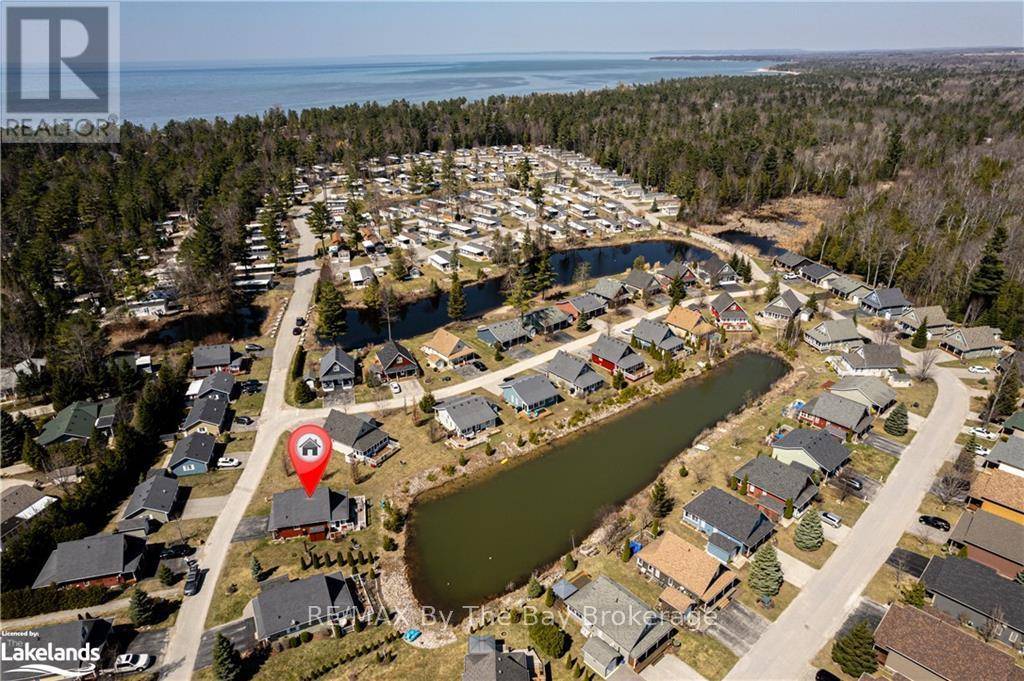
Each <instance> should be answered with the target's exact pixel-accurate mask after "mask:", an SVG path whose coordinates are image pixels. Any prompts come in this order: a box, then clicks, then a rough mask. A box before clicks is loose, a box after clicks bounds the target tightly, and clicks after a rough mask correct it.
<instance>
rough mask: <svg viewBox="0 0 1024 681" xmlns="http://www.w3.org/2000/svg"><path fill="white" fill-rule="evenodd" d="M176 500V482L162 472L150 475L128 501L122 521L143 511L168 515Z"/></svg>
mask: <svg viewBox="0 0 1024 681" xmlns="http://www.w3.org/2000/svg"><path fill="white" fill-rule="evenodd" d="M177 500H178V480H177V478H172V477H170V476H168V475H166V474H165V473H164V472H163V471H160V472H158V473H156V474H155V475H151V476H149V477H148V478H146V479H145V480H143V481H142V482H140V483H139V484H138V485H136V486H135V490H134V491H133V492H132V496H131V498H129V499H128V505H127V506H125V509H124V513H122V514H121V519H122V520H127V519H129V518H132V517H134V516H137V515H139V514H140V513H142V512H143V511H155V512H157V513H170V512H171V509H173V508H174V503H175V502H176V501H177Z"/></svg>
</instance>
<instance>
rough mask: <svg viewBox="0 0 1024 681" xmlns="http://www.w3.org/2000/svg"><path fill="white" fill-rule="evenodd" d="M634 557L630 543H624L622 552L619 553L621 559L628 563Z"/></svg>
mask: <svg viewBox="0 0 1024 681" xmlns="http://www.w3.org/2000/svg"><path fill="white" fill-rule="evenodd" d="M632 557H633V549H632V548H631V547H630V546H629V541H624V542H622V550H621V551H619V558H621V559H622V562H623V563H628V562H629V559H630V558H632Z"/></svg>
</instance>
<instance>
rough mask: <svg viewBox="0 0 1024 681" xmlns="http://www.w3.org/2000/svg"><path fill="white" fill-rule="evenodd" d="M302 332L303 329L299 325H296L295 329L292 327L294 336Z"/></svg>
mask: <svg viewBox="0 0 1024 681" xmlns="http://www.w3.org/2000/svg"><path fill="white" fill-rule="evenodd" d="M300 333H302V329H300V328H299V327H297V326H296V327H295V328H294V329H292V335H293V336H298V335H299V334H300Z"/></svg>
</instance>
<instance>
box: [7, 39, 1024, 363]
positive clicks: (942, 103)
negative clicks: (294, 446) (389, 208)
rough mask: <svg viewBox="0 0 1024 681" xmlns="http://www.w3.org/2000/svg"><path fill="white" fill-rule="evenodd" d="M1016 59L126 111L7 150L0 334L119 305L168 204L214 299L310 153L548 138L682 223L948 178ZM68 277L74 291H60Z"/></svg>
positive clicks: (1002, 129) (38, 329)
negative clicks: (92, 297)
mask: <svg viewBox="0 0 1024 681" xmlns="http://www.w3.org/2000/svg"><path fill="white" fill-rule="evenodd" d="M1017 66H1018V65H1017V64H1016V63H1015V62H1014V61H1013V60H1010V59H1007V60H1004V61H1000V60H991V59H989V60H986V61H978V62H973V61H971V60H970V59H966V60H963V61H962V62H956V63H955V64H945V63H933V62H930V61H926V60H924V61H919V62H914V63H911V64H905V65H888V64H887V65H884V66H872V65H871V64H870V63H861V62H853V63H850V64H843V63H841V62H839V63H837V62H834V61H828V62H823V63H822V64H817V65H811V66H809V67H808V69H802V70H805V72H804V73H803V74H802V75H800V76H796V77H781V78H779V77H709V78H698V79H686V80H672V81H663V82H659V83H655V84H650V85H643V86H638V87H631V88H617V89H607V90H600V91H596V92H579V93H573V94H536V95H530V96H524V97H505V96H497V97H491V98H489V99H487V100H483V101H474V102H469V101H466V100H465V99H454V100H448V101H442V102H428V103H424V104H410V103H408V102H401V101H400V102H395V103H392V104H388V105H380V104H365V105H350V106H344V107H332V108H326V109H314V110H307V111H303V112H301V113H299V112H287V113H286V112H283V111H279V110H271V111H269V112H268V113H267V114H266V115H265V116H263V117H255V116H246V117H238V118H236V119H235V120H234V121H232V122H227V121H224V120H217V121H213V122H208V121H200V120H191V121H187V122H172V123H170V124H168V125H166V126H164V127H163V128H161V129H151V130H145V129H143V128H140V127H137V126H133V125H130V124H127V125H125V126H124V127H123V129H122V133H121V143H120V144H119V145H117V146H115V147H101V146H96V145H77V146H76V145H66V146H59V145H22V146H5V147H4V150H3V151H4V161H5V162H4V164H3V168H2V186H0V189H2V191H3V195H4V197H5V210H4V213H3V246H4V249H3V250H4V263H3V264H4V267H3V295H4V307H5V309H6V311H7V312H8V314H7V316H6V323H5V325H4V329H3V336H4V340H7V339H8V337H9V336H18V337H20V338H21V339H22V342H20V343H14V344H8V343H4V346H5V349H4V352H5V353H7V349H6V348H7V347H8V346H9V345H10V347H23V346H25V345H31V342H26V341H25V340H24V339H38V340H36V342H41V341H45V340H46V339H48V338H49V337H50V335H51V334H52V332H53V330H54V329H55V327H56V325H57V323H58V321H59V320H60V319H61V315H62V312H63V310H64V309H66V307H67V305H68V299H69V298H70V297H72V296H73V295H74V294H76V293H81V292H84V291H98V292H99V293H100V295H101V298H102V300H103V301H104V302H111V301H115V300H117V299H118V296H121V295H126V294H128V293H130V292H131V290H132V287H133V286H135V285H136V282H137V281H138V280H139V276H140V274H139V272H140V270H141V269H142V267H141V265H140V264H139V261H138V259H137V258H136V256H135V254H136V253H137V252H141V253H155V252H156V251H157V250H158V249H159V248H160V247H161V246H162V244H161V243H160V241H159V235H158V234H157V233H156V232H155V230H153V228H152V222H153V221H154V220H158V219H161V218H162V217H163V216H164V214H165V213H166V211H168V210H171V209H185V210H187V211H189V213H190V214H192V215H199V216H202V220H201V222H200V227H199V229H198V230H197V232H198V233H199V236H198V237H197V238H196V240H195V241H198V243H192V244H190V245H189V247H188V248H183V251H184V254H183V266H184V269H185V270H186V271H190V272H192V273H194V274H195V275H196V276H195V279H196V280H195V281H192V282H191V283H192V288H193V289H194V290H193V291H190V293H191V292H194V293H195V294H196V295H200V296H201V295H205V294H208V293H210V292H211V291H212V292H214V293H217V292H218V289H217V288H216V286H217V284H218V283H219V284H220V285H223V282H224V281H225V276H224V275H225V269H224V268H225V267H226V263H227V262H228V261H229V260H230V259H231V258H232V257H234V256H236V255H237V252H238V248H239V239H240V231H241V228H242V226H243V225H244V224H245V222H247V221H248V220H250V219H251V218H252V216H253V215H254V213H255V210H256V208H257V207H258V205H259V202H260V200H261V198H262V197H263V195H264V194H266V193H268V192H271V193H277V194H279V195H280V194H282V193H284V192H285V191H286V190H289V189H290V182H291V178H290V174H291V170H292V169H293V168H294V166H296V165H310V164H313V163H327V162H340V163H342V164H344V165H345V166H346V167H347V168H348V169H349V172H351V173H356V172H357V169H358V166H359V163H360V162H361V161H363V160H364V159H366V158H368V157H372V156H383V155H385V154H390V153H395V154H401V153H406V152H415V151H421V150H433V151H437V150H445V149H453V148H457V147H474V146H481V145H495V144H515V143H520V144H527V145H541V144H546V145H553V146H558V147H563V148H567V149H573V150H577V151H580V152H582V153H585V154H587V155H589V156H591V157H592V158H594V159H595V160H596V161H597V162H598V163H600V164H602V165H604V166H607V167H610V168H614V169H616V170H618V171H620V172H627V173H630V174H631V175H632V176H633V177H634V178H635V179H637V180H638V181H640V182H643V183H644V184H646V185H650V186H656V187H659V188H662V189H665V190H667V191H669V192H671V193H673V194H675V195H677V196H679V197H681V199H682V205H681V209H680V216H679V217H681V218H683V219H687V220H693V221H703V220H709V219H714V218H715V217H716V216H718V215H719V214H720V213H721V212H722V211H723V210H726V209H729V208H733V207H753V206H756V205H757V204H759V203H761V202H763V201H765V200H768V199H771V198H774V197H780V196H785V195H788V194H793V193H801V192H810V193H815V194H822V195H829V196H836V197H845V196H847V195H849V194H850V193H851V191H852V190H853V189H854V188H856V187H861V186H866V185H869V184H872V183H875V182H877V181H889V180H892V179H896V178H899V177H901V173H903V172H909V171H914V172H916V171H922V172H937V173H940V172H942V170H943V169H944V168H946V167H947V166H948V165H950V164H952V163H954V162H955V161H956V159H957V158H958V157H959V156H961V155H963V154H965V153H969V152H970V150H972V149H974V148H976V147H978V146H979V145H982V144H984V143H985V141H986V140H987V139H989V138H991V139H993V140H996V143H997V144H1002V143H1005V142H1006V141H1007V140H1012V139H1019V138H1020V137H1021V136H1022V128H1024V109H1022V104H1021V102H1022V100H1024V97H1021V95H1022V92H1024V75H1022V73H1021V71H1020V69H1019V68H1017ZM209 263H216V267H214V268H212V269H211V268H210V267H209V266H208V265H209ZM59 273H62V274H63V276H64V277H65V278H66V280H67V283H68V288H67V289H61V288H58V287H57V286H55V284H54V275H55V274H59ZM186 280H188V278H187V277H186ZM214 297H215V298H216V297H217V296H214ZM221 302H222V301H221ZM7 356H8V358H11V357H10V355H7Z"/></svg>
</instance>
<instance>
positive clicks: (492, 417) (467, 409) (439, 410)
mask: <svg viewBox="0 0 1024 681" xmlns="http://www.w3.org/2000/svg"><path fill="white" fill-rule="evenodd" d="M434 417H435V418H436V419H437V422H438V423H440V424H441V426H442V427H443V428H444V429H445V430H447V431H448V432H449V433H452V434H453V435H457V436H458V437H463V438H467V439H470V438H473V437H475V436H476V434H477V433H480V432H482V431H485V430H490V429H491V428H496V427H497V426H498V424H499V422H500V421H499V419H498V409H497V408H496V407H495V406H494V405H493V404H491V403H490V402H488V401H487V400H485V399H484V398H482V397H480V396H478V395H469V396H467V397H459V398H455V399H450V400H445V401H444V402H439V403H438V404H436V405H435V406H434Z"/></svg>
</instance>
